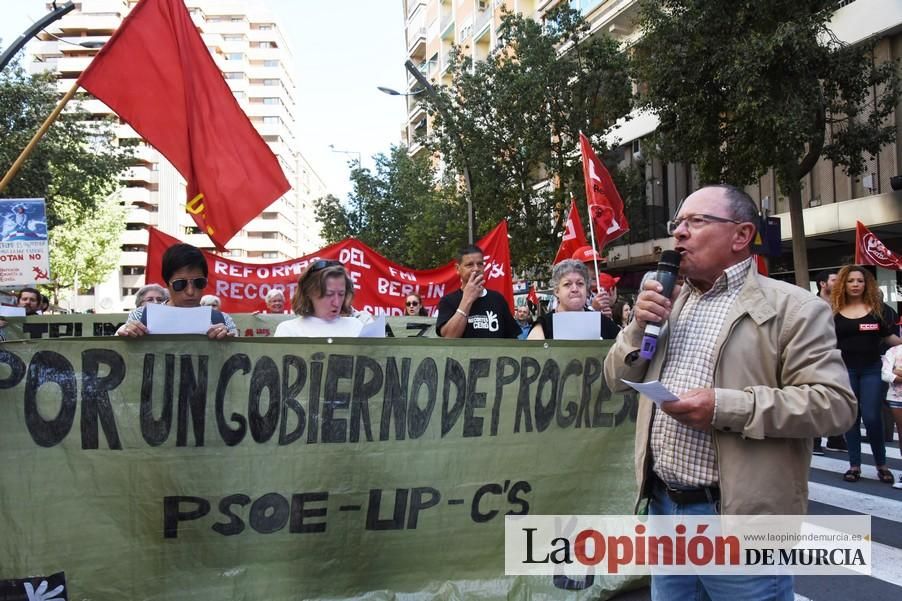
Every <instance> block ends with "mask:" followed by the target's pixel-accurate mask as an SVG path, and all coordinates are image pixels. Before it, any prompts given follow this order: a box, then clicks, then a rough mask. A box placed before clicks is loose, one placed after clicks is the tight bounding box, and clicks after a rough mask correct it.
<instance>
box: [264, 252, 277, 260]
mask: <svg viewBox="0 0 902 601" xmlns="http://www.w3.org/2000/svg"><path fill="white" fill-rule="evenodd" d="M263 258H264V259H278V258H279V253H277V252H275V251H271V250H264V251H263Z"/></svg>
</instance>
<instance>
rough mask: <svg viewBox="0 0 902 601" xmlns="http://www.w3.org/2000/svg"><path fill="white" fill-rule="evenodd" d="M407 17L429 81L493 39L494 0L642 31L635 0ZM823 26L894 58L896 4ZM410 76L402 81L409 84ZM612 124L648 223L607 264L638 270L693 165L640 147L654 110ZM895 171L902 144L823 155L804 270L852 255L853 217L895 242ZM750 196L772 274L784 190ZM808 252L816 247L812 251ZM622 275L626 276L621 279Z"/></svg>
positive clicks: (415, 110)
mask: <svg viewBox="0 0 902 601" xmlns="http://www.w3.org/2000/svg"><path fill="white" fill-rule="evenodd" d="M402 1H403V2H404V8H405V14H406V15H407V22H406V29H405V34H406V41H407V51H408V56H409V58H410V59H411V60H412V61H413V62H414V63H415V64H417V65H419V66H420V70H421V71H422V72H423V73H424V74H426V76H427V77H429V78H430V79H432V80H434V81H435V82H437V83H448V78H447V77H446V71H447V66H448V62H447V57H448V53H449V52H450V48H451V46H452V44H458V45H460V46H461V47H463V48H464V49H465V51H466V52H470V53H471V55H472V56H473V58H474V59H479V58H482V57H484V56H485V55H486V54H487V53H488V51H490V50H491V48H493V47H494V45H495V43H496V37H495V25H497V23H498V19H499V14H500V6H501V5H504V6H506V7H507V8H508V9H510V10H513V11H515V12H522V13H523V14H524V15H528V16H531V17H533V18H535V19H542V17H543V15H545V14H546V13H547V12H548V11H549V10H551V9H552V8H553V7H555V6H557V5H559V4H561V3H562V2H567V3H568V4H569V5H570V6H571V7H573V8H575V9H577V10H579V11H580V12H581V13H582V14H583V16H584V17H585V18H586V19H587V21H588V22H589V24H590V28H591V32H593V33H596V32H597V33H605V34H607V35H610V36H612V37H613V38H614V39H616V40H618V41H620V42H621V43H623V44H624V45H625V46H626V45H629V44H630V43H632V42H633V41H635V40H636V39H638V37H639V36H640V35H641V32H639V31H638V30H637V28H636V25H635V19H636V15H637V12H638V2H637V1H636V0H535V1H527V2H517V1H515V0H491V1H482V0H461V1H460V2H458V1H456V0H419V1H417V0H402ZM831 28H832V29H833V31H834V33H835V34H836V35H837V36H838V37H839V38H840V39H841V40H843V41H845V42H847V43H850V44H855V43H858V42H861V41H864V40H871V39H876V40H878V43H877V47H876V50H875V54H876V56H877V57H878V59H880V60H884V59H898V58H900V57H902V5H900V4H899V3H898V2H895V3H887V2H883V1H881V0H849V1H847V2H845V3H844V5H843V6H842V7H841V8H840V9H839V10H838V11H837V12H836V13H835V15H834V17H833V21H832V23H831ZM414 84H415V82H414V80H413V78H408V90H411V89H413V88H414ZM632 117H633V118H632V119H631V120H629V121H626V122H624V123H623V124H622V126H621V127H619V128H618V129H616V130H615V131H614V132H613V133H612V135H611V137H610V141H611V142H612V143H614V144H618V145H619V150H620V152H621V154H622V156H623V161H624V163H633V164H638V165H639V166H640V167H642V168H644V171H645V182H646V205H647V206H646V209H647V211H648V213H647V216H648V217H649V221H650V222H652V223H654V224H655V228H656V229H654V230H653V232H652V237H651V238H650V239H645V240H638V239H635V238H637V237H636V236H632V238H633V239H630V238H629V237H625V238H622V239H621V240H620V241H618V242H619V244H617V245H616V246H614V247H612V248H610V249H609V251H610V252H609V264H608V266H609V269H611V270H612V271H616V272H620V273H622V274H630V273H631V272H632V273H635V274H641V273H642V272H644V271H645V270H646V269H648V268H649V267H650V266H651V265H654V264H655V263H656V262H657V257H658V256H659V255H660V252H661V251H662V250H665V249H667V248H670V247H671V246H672V241H671V240H670V238H669V237H667V235H666V231H665V222H666V220H667V219H669V218H670V217H671V216H672V215H673V213H674V211H676V210H677V207H678V204H679V202H680V201H681V200H682V199H683V198H685V197H686V196H687V195H688V194H689V193H691V192H692V191H693V190H694V189H696V188H697V187H698V181H697V177H696V174H695V172H694V169H693V167H692V166H691V165H684V164H673V163H663V162H662V161H660V160H657V159H654V158H650V157H649V156H648V153H647V152H643V140H644V139H645V138H646V136H648V135H649V134H650V133H652V132H653V131H654V130H655V129H656V128H657V126H658V120H657V118H656V117H655V116H654V115H653V114H648V113H638V112H637V113H636V114H634V115H633V116H632ZM896 126H897V130H899V131H900V134H902V110H900V111H897V114H896ZM427 127H428V124H427V122H426V115H425V112H424V111H423V110H422V109H421V108H420V107H419V105H418V103H417V98H416V97H415V96H414V97H408V121H407V127H406V132H405V135H406V142H407V143H408V145H409V146H410V147H411V150H412V151H413V152H416V151H417V150H419V148H420V146H419V144H418V143H417V140H418V139H419V138H420V137H421V136H423V135H424V134H425V133H426V131H427ZM899 174H902V144H900V142H898V141H897V142H896V143H895V144H889V145H887V146H885V147H884V148H883V149H882V150H881V151H880V153H879V154H878V155H877V156H874V157H870V158H869V160H868V171H867V173H866V174H864V175H863V176H861V177H857V178H850V177H848V176H847V175H845V174H844V173H843V172H842V169H841V168H840V167H838V166H836V165H833V164H832V163H831V162H830V161H829V160H826V159H821V160H820V161H818V164H817V165H816V166H815V168H814V169H813V170H812V172H811V173H810V174H809V175H808V176H807V177H806V181H805V185H804V192H803V202H804V204H805V209H804V219H805V226H806V236H807V245H808V248H809V263H810V268H811V270H812V272H815V271H817V270H819V269H821V268H825V267H832V266H836V265H841V264H843V263H847V262H850V261H852V260H853V259H854V250H853V244H854V236H855V232H854V230H855V221H856V220H861V221H862V222H863V223H864V224H865V225H867V226H868V227H869V228H871V229H872V231H874V232H875V233H876V234H877V236H878V237H880V238H881V239H882V240H883V241H884V242H885V243H887V245H888V246H889V247H890V248H893V249H896V250H898V249H899V248H902V202H900V200H902V193H898V192H895V193H894V192H893V191H892V190H891V188H890V183H889V182H890V178H891V177H892V176H895V175H899ZM747 191H748V192H749V194H751V196H752V198H754V199H755V200H756V202H758V203H759V206H762V207H763V208H764V209H766V210H768V211H769V213H770V214H775V215H777V216H778V217H780V218H781V228H782V239H783V248H784V256H783V257H782V258H779V259H775V260H773V261H772V263H771V272H772V275H775V276H776V277H787V278H789V277H790V276H791V271H792V260H791V238H792V231H791V227H790V223H789V212H788V211H789V206H788V199H787V198H786V197H784V196H783V195H782V194H781V193H780V191H779V187H778V186H777V182H776V180H775V178H774V177H773V174H766V175H765V176H764V177H762V178H761V180H760V181H759V182H757V183H756V184H754V185H751V186H748V188H747ZM812 251H816V252H812ZM877 276H878V280H879V281H880V283H881V285H882V286H883V287H884V288H885V289H886V291H887V292H889V293H890V295H891V296H893V300H902V297H897V296H895V289H896V273H895V272H892V271H888V270H884V269H878V273H877ZM629 280H630V278H629V277H628V278H627V281H629Z"/></svg>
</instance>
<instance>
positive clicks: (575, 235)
mask: <svg viewBox="0 0 902 601" xmlns="http://www.w3.org/2000/svg"><path fill="white" fill-rule="evenodd" d="M588 245H589V241H588V240H587V239H586V232H585V230H583V222H582V220H580V218H579V211H577V210H576V201H575V200H573V199H572V198H571V200H570V214H569V215H568V216H567V223H566V224H565V225H564V235H563V237H562V238H561V246H560V248H558V249H557V255H555V257H554V262H553V263H552V265H557V264H558V263H560V262H561V261H563V260H564V259H569V258H570V257H572V256H573V253H575V252H576V251H577V249H579V248H580V247H583V246H588Z"/></svg>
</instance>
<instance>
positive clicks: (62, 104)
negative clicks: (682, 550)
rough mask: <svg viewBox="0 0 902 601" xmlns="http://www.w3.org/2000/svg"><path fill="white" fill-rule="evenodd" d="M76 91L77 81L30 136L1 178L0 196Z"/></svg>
mask: <svg viewBox="0 0 902 601" xmlns="http://www.w3.org/2000/svg"><path fill="white" fill-rule="evenodd" d="M77 91H78V80H76V81H75V83H74V84H72V87H71V88H70V89H69V91H68V92H66V94H65V95H64V96H63V97H62V98H61V99H60V101H59V102H58V103H57V105H56V108H55V109H53V112H52V113H50V115H48V116H47V118H46V119H44V123H42V124H41V127H39V128H38V131H36V132H35V134H34V136H32V138H31V141H30V142H28V145H27V146H26V147H25V149H24V150H23V151H22V153H21V154H20V155H19V158H17V159H16V162H14V163H13V165H12V167H10V168H9V171H7V172H6V175H4V176H3V179H2V180H0V194H2V193H3V191H4V190H5V189H6V186H8V185H9V182H10V181H12V179H13V178H14V177H15V176H16V173H18V172H19V169H20V168H21V167H22V164H23V163H24V162H25V161H26V160H27V159H28V157H29V156H30V155H31V152H32V151H33V150H34V148H35V146H37V145H38V142H40V141H41V138H43V137H44V134H45V133H47V130H48V129H50V126H51V125H53V122H54V121H56V119H57V117H59V116H60V113H62V112H63V108H65V106H66V103H67V102H69V101H70V100H72V97H73V96H75V92H77Z"/></svg>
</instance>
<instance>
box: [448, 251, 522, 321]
mask: <svg viewBox="0 0 902 601" xmlns="http://www.w3.org/2000/svg"><path fill="white" fill-rule="evenodd" d="M454 262H455V265H456V268H457V275H458V276H459V277H460V285H461V287H460V289H458V290H456V291H454V292H452V293H450V294H447V295H445V296H444V297H442V299H441V300H440V301H439V303H438V318H437V319H436V324H435V331H436V333H437V334H438V335H439V336H442V337H444V338H517V337H518V336H519V335H520V334H521V333H522V329H521V328H520V326H519V324H517V321H516V320H515V319H514V316H513V315H512V314H511V310H510V307H509V306H508V304H507V300H506V299H505V298H504V297H503V296H502V295H501V294H499V293H498V292H495V291H494V290H489V289H487V288H486V287H485V274H484V273H483V271H484V269H485V254H484V253H483V252H482V249H481V248H479V247H478V246H474V245H472V244H471V245H468V246H465V247H463V248H461V249H460V251H458V253H457V256H456V257H455V258H454Z"/></svg>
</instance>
